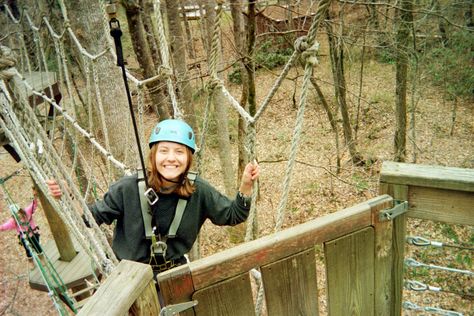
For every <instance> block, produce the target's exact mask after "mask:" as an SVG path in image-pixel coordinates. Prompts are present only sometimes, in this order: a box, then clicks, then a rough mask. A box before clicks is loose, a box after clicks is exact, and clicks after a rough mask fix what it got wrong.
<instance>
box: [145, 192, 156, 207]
mask: <svg viewBox="0 0 474 316" xmlns="http://www.w3.org/2000/svg"><path fill="white" fill-rule="evenodd" d="M144 195H145V197H146V199H147V200H148V204H150V205H154V204H155V203H156V202H158V194H156V192H155V190H153V188H148V190H146V191H145V193H144Z"/></svg>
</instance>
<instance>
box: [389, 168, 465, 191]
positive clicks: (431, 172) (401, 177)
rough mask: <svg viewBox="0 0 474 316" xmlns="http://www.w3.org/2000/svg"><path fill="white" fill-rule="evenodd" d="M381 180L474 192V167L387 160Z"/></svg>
mask: <svg viewBox="0 0 474 316" xmlns="http://www.w3.org/2000/svg"><path fill="white" fill-rule="evenodd" d="M380 182H384V183H392V184H403V185H415V186H422V187H431V188H439V189H449V190H458V191H467V192H474V169H463V168H454V167H442V166H428V165H419V164H409V163H401V162H392V161H385V162H384V163H383V164H382V169H381V171H380Z"/></svg>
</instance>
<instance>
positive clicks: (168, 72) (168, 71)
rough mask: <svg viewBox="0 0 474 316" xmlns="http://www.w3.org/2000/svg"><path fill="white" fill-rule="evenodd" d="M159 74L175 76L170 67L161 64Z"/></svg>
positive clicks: (168, 76) (166, 76) (167, 76)
mask: <svg viewBox="0 0 474 316" xmlns="http://www.w3.org/2000/svg"><path fill="white" fill-rule="evenodd" d="M158 75H160V76H161V77H164V78H170V77H171V76H173V70H172V69H171V68H170V67H166V66H163V65H160V66H159V67H158Z"/></svg>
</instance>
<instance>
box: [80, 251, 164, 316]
mask: <svg viewBox="0 0 474 316" xmlns="http://www.w3.org/2000/svg"><path fill="white" fill-rule="evenodd" d="M129 310H131V311H132V315H159V314H160V304H159V303H158V295H157V292H156V287H155V284H154V282H153V271H152V270H151V267H150V266H149V265H147V264H143V263H139V262H134V261H129V260H122V261H121V262H120V263H119V265H118V266H117V268H115V270H114V271H113V272H112V273H111V274H110V276H109V277H108V278H107V280H105V282H104V283H103V284H102V285H101V287H100V288H99V289H98V290H97V292H96V293H95V294H94V295H93V296H92V297H91V298H90V299H89V300H88V301H87V303H86V304H85V305H84V307H83V308H82V309H81V310H80V311H79V313H78V314H77V315H100V316H102V315H108V316H123V315H127V314H128V312H129Z"/></svg>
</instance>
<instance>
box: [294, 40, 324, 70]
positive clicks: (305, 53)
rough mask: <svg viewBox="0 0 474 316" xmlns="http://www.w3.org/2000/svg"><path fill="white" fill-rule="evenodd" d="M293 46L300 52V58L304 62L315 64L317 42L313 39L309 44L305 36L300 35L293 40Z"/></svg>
mask: <svg viewBox="0 0 474 316" xmlns="http://www.w3.org/2000/svg"><path fill="white" fill-rule="evenodd" d="M294 47H295V50H296V51H297V52H299V53H300V54H301V59H302V60H303V62H304V63H305V64H306V63H310V64H311V65H316V64H317V63H318V51H319V43H318V42H316V41H315V42H314V43H313V44H311V43H309V42H308V37H307V36H301V37H298V38H297V39H296V40H295V45H294Z"/></svg>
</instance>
